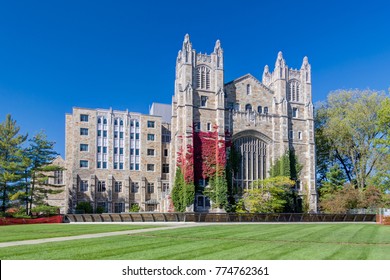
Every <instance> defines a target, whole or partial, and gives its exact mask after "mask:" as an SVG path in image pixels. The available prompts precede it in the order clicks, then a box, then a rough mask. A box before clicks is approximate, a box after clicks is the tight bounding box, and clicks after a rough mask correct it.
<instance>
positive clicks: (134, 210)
mask: <svg viewBox="0 0 390 280" xmlns="http://www.w3.org/2000/svg"><path fill="white" fill-rule="evenodd" d="M139 210H141V207H139V205H138V204H137V203H134V204H132V205H131V207H130V211H129V212H139Z"/></svg>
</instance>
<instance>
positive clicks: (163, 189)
mask: <svg viewBox="0 0 390 280" xmlns="http://www.w3.org/2000/svg"><path fill="white" fill-rule="evenodd" d="M162 191H163V192H169V183H163V184H162Z"/></svg>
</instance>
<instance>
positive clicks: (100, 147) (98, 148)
mask: <svg viewBox="0 0 390 280" xmlns="http://www.w3.org/2000/svg"><path fill="white" fill-rule="evenodd" d="M97 152H98V154H100V153H101V152H102V146H98V147H97Z"/></svg>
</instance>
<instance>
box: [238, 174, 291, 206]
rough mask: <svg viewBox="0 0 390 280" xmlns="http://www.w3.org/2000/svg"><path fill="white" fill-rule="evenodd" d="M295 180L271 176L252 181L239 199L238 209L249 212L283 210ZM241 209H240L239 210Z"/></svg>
mask: <svg viewBox="0 0 390 280" xmlns="http://www.w3.org/2000/svg"><path fill="white" fill-rule="evenodd" d="M294 184H295V182H294V181H293V180H291V179H290V178H289V177H286V176H278V177H271V178H267V179H264V180H257V181H255V182H253V185H252V187H253V188H252V189H249V190H246V191H245V193H244V196H243V198H242V199H241V201H239V203H238V205H239V208H240V209H242V208H243V209H245V210H246V211H248V212H251V213H275V212H283V211H284V209H285V207H286V205H287V204H288V201H289V197H290V195H291V191H292V187H293V186H294ZM241 211H242V210H241Z"/></svg>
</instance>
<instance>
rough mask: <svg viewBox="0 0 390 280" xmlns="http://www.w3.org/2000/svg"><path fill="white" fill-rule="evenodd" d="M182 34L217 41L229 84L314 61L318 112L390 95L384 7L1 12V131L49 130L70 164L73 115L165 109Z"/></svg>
mask: <svg viewBox="0 0 390 280" xmlns="http://www.w3.org/2000/svg"><path fill="white" fill-rule="evenodd" d="M209 2H210V3H209ZM186 33H189V34H190V37H191V41H192V43H193V47H194V48H195V49H196V50H197V51H201V52H203V53H204V52H207V53H210V52H212V50H213V47H214V44H215V41H216V40H217V39H220V40H221V44H222V48H223V49H224V55H225V82H228V81H230V80H233V79H235V78H238V77H240V76H242V75H245V74H246V73H251V74H253V75H254V76H256V77H258V78H259V79H261V75H262V72H263V69H264V65H266V64H268V65H269V66H270V69H271V70H272V69H273V67H274V63H275V59H276V57H277V53H278V51H280V50H281V51H282V52H283V56H284V58H285V59H286V62H287V65H288V66H289V67H292V68H299V67H300V66H301V64H302V59H303V57H304V56H305V55H306V56H308V57H309V62H310V63H311V65H312V79H313V81H312V82H313V98H314V101H315V102H316V101H320V100H325V99H326V96H327V94H328V93H329V92H330V91H332V90H336V89H350V88H361V89H366V88H370V89H375V90H386V91H387V89H388V88H389V87H390V79H389V77H390V75H389V74H390V71H389V70H388V69H389V65H390V36H389V35H390V3H389V2H388V1H375V0H373V1H342V0H339V1H333V0H327V1H300V0H296V1H283V0H279V1H271V0H269V1H255V0H251V1H246V0H242V1H203V0H201V1H147V0H146V1H81V0H79V1H39V0H37V1H1V2H0V121H3V120H4V119H5V115H6V114H8V113H10V114H11V115H12V116H13V118H14V119H15V120H16V121H17V122H18V124H19V125H20V126H21V127H22V131H23V132H28V133H29V135H30V136H32V135H33V134H35V133H36V132H38V131H40V130H41V129H43V130H45V132H46V134H47V135H48V138H49V139H50V140H52V141H55V142H56V143H57V144H56V150H57V151H58V152H59V153H61V154H62V155H64V142H65V141H64V138H65V135H64V130H65V128H64V126H65V125H64V123H65V113H70V112H71V111H72V107H74V106H78V107H88V108H109V107H112V108H114V109H119V110H125V109H129V110H130V111H135V112H141V113H147V112H148V107H149V105H150V104H151V103H152V102H153V101H156V102H162V103H170V102H171V97H172V95H173V86H174V74H175V60H176V56H177V52H178V50H179V49H180V48H181V44H182V41H183V38H184V35H185V34H186Z"/></svg>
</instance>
